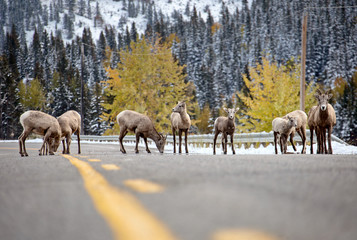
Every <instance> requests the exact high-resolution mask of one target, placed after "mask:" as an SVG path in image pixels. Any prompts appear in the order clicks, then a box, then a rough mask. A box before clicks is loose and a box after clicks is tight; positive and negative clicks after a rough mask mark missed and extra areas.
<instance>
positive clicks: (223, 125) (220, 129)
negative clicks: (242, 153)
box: [213, 107, 239, 154]
mask: <svg viewBox="0 0 357 240" xmlns="http://www.w3.org/2000/svg"><path fill="white" fill-rule="evenodd" d="M223 110H224V111H225V112H227V113H228V117H218V118H217V119H216V121H215V122H214V139H213V154H216V141H217V136H218V134H220V133H222V148H223V152H224V154H227V142H228V140H227V135H230V136H231V144H232V152H233V154H236V152H235V150H234V144H233V134H234V131H235V128H236V126H235V123H234V119H235V113H236V112H237V111H238V110H239V108H238V107H237V108H236V109H234V108H228V109H227V108H223Z"/></svg>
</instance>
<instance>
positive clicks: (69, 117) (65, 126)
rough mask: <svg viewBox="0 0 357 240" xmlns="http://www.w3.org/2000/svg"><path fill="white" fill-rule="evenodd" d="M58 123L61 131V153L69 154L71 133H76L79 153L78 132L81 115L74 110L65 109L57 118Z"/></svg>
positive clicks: (79, 151) (79, 130)
mask: <svg viewBox="0 0 357 240" xmlns="http://www.w3.org/2000/svg"><path fill="white" fill-rule="evenodd" d="M57 120H58V123H59V125H60V127H61V131H62V138H63V139H62V145H63V151H62V153H63V154H69V153H70V150H69V147H70V145H71V141H72V137H71V136H72V134H74V133H75V134H77V141H78V154H80V153H81V144H80V137H79V134H80V132H81V115H79V113H78V112H76V111H74V110H70V111H67V112H65V113H63V114H62V115H61V116H59V117H58V118H57ZM65 140H66V143H67V148H66V146H65Z"/></svg>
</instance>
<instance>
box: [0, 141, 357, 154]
mask: <svg viewBox="0 0 357 240" xmlns="http://www.w3.org/2000/svg"><path fill="white" fill-rule="evenodd" d="M0 142H18V141H17V140H0ZM26 142H32V143H34V142H35V143H36V142H38V143H42V139H41V138H37V139H29V140H27V141H26ZM75 142H77V141H76V140H73V141H72V144H74V143H75ZM81 143H86V144H114V145H118V151H119V143H118V142H107V141H103V142H93V141H81ZM124 146H135V143H124ZM139 147H141V149H140V151H145V150H144V149H142V148H144V147H145V144H144V142H143V141H140V143H139ZM296 147H297V150H298V151H297V152H296V153H300V151H301V148H302V146H300V145H297V146H296ZM316 147H317V146H316V144H314V151H315V152H316ZM149 148H150V150H151V151H157V148H156V146H155V144H154V143H151V144H149ZM184 149H185V148H184V145H182V150H183V151H184ZM332 149H333V153H334V154H353V155H357V147H356V146H352V145H345V144H341V143H338V142H334V141H333V142H332ZM176 150H177V151H178V148H176ZM188 150H189V152H190V154H206V155H207V154H208V155H211V154H212V153H213V149H212V148H211V147H210V148H204V147H194V146H193V145H189V146H188ZM235 150H236V154H238V155H243V154H274V153H275V150H274V145H273V144H269V145H268V146H267V147H264V146H263V145H261V146H260V147H258V148H255V147H250V148H247V149H245V148H244V147H241V148H238V147H236V148H235ZM278 150H279V153H280V149H278ZM172 152H173V145H171V144H169V145H166V146H165V153H172ZM216 152H217V155H221V154H223V152H222V148H216ZM288 152H294V151H293V148H292V147H291V146H288ZM306 153H307V154H310V146H307V151H306ZM228 154H232V151H231V148H230V145H228Z"/></svg>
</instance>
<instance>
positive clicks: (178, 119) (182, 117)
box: [171, 102, 191, 153]
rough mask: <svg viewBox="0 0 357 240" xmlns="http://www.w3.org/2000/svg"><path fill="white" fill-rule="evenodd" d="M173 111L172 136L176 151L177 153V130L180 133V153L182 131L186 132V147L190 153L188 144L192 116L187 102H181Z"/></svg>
mask: <svg viewBox="0 0 357 240" xmlns="http://www.w3.org/2000/svg"><path fill="white" fill-rule="evenodd" d="M172 112H173V113H171V128H172V136H173V140H174V153H176V131H178V134H179V153H181V142H182V132H184V133H185V149H186V153H188V146H187V132H188V129H189V128H190V126H191V120H190V116H189V115H188V114H187V110H186V103H185V102H179V103H178V104H177V105H176V106H175V107H174V108H173V109H172Z"/></svg>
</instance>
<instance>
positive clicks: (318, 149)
mask: <svg viewBox="0 0 357 240" xmlns="http://www.w3.org/2000/svg"><path fill="white" fill-rule="evenodd" d="M315 132H316V139H317V150H316V153H317V154H320V153H321V144H322V140H321V129H320V127H316V129H315Z"/></svg>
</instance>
